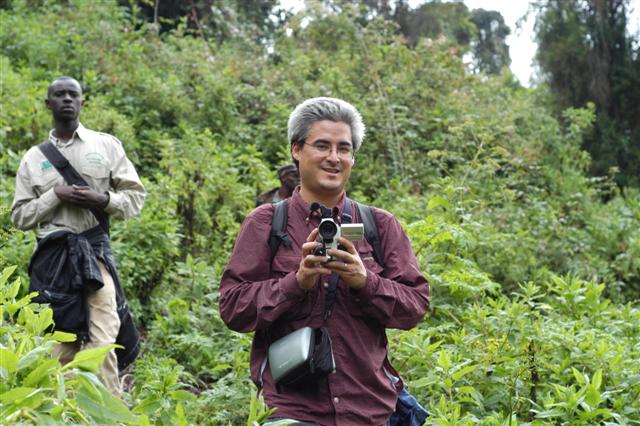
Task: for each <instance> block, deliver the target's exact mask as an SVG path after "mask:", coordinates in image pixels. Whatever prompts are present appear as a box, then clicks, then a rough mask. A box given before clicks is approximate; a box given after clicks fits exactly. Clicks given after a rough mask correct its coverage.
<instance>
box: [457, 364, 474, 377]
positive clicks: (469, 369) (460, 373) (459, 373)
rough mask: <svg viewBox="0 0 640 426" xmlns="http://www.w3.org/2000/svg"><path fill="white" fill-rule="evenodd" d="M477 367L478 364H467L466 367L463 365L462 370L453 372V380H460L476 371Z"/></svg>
mask: <svg viewBox="0 0 640 426" xmlns="http://www.w3.org/2000/svg"><path fill="white" fill-rule="evenodd" d="M476 368H477V365H467V366H466V367H463V368H461V369H460V370H458V371H456V372H455V373H453V374H452V375H451V377H452V378H453V380H460V379H461V378H462V377H464V376H465V375H466V374H467V373H470V372H472V371H474V370H475V369H476Z"/></svg>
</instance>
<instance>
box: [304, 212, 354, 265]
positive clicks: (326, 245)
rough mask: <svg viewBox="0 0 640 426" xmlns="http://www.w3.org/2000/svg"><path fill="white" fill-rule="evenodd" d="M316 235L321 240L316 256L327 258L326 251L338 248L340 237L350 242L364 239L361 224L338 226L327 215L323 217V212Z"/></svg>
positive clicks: (315, 252)
mask: <svg viewBox="0 0 640 426" xmlns="http://www.w3.org/2000/svg"><path fill="white" fill-rule="evenodd" d="M318 234H319V235H320V238H321V239H322V247H318V248H316V249H315V251H314V253H313V254H315V255H316V256H327V250H329V249H332V248H333V249H337V248H340V247H339V244H340V243H339V242H338V240H339V239H340V237H341V236H342V237H344V238H346V239H348V240H350V241H357V240H362V239H363V238H364V225H363V224H362V223H344V224H342V225H338V224H337V223H336V222H335V221H334V220H333V219H332V218H331V217H330V214H329V217H325V214H324V212H323V218H322V219H321V220H320V225H319V226H318Z"/></svg>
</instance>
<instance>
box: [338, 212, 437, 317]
mask: <svg viewBox="0 0 640 426" xmlns="http://www.w3.org/2000/svg"><path fill="white" fill-rule="evenodd" d="M378 230H379V232H380V237H381V242H382V251H383V253H384V257H385V269H384V271H383V272H382V275H379V274H376V273H375V272H373V271H371V270H369V269H365V267H364V265H363V263H362V260H361V259H360V256H359V255H358V252H357V251H356V250H355V247H354V246H353V244H352V243H351V242H349V241H347V240H344V242H343V243H344V246H345V247H346V248H347V251H346V252H345V251H342V253H339V252H338V251H335V252H333V251H332V252H331V253H333V254H336V255H339V256H340V260H342V261H343V262H330V264H329V265H328V267H329V268H331V269H332V270H334V271H336V272H337V273H338V274H339V275H340V276H341V278H342V279H343V281H345V282H346V283H347V284H348V285H349V286H350V287H351V292H350V295H351V298H350V300H349V304H350V305H351V306H353V308H354V310H359V311H360V312H362V313H363V314H365V315H367V316H370V317H372V318H375V319H376V320H377V321H378V322H379V323H380V324H381V325H383V326H384V327H386V328H401V329H409V328H412V327H415V326H416V325H417V324H418V323H419V322H420V321H421V320H422V318H423V317H424V315H425V313H426V312H427V310H428V309H429V284H428V282H427V280H426V279H425V278H424V276H423V275H422V274H421V272H420V269H419V268H418V262H417V260H416V258H415V255H414V254H413V251H412V250H411V243H410V241H409V238H408V237H407V235H406V233H405V232H404V230H403V229H402V226H401V225H400V223H399V222H398V221H397V220H396V219H395V218H394V217H393V216H392V215H391V214H388V213H385V214H384V215H380V216H378Z"/></svg>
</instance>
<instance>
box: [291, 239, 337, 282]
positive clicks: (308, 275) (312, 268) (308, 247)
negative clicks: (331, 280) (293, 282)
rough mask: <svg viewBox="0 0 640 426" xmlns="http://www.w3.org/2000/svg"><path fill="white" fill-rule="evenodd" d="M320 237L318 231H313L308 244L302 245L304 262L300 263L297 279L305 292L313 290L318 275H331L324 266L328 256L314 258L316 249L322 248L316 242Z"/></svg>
mask: <svg viewBox="0 0 640 426" xmlns="http://www.w3.org/2000/svg"><path fill="white" fill-rule="evenodd" d="M317 236H318V229H317V228H316V229H314V230H313V231H311V233H310V234H309V236H308V237H307V242H306V243H304V244H303V245H302V260H301V261H300V267H299V268H298V272H296V279H297V280H298V285H299V286H300V288H302V289H304V290H309V289H311V288H312V287H313V286H314V285H315V283H316V278H317V277H318V275H321V274H327V275H328V274H330V273H331V270H329V269H327V268H326V267H325V266H324V262H326V261H327V258H326V256H314V255H313V251H314V250H315V249H316V247H319V246H321V244H320V243H318V242H316V237H317Z"/></svg>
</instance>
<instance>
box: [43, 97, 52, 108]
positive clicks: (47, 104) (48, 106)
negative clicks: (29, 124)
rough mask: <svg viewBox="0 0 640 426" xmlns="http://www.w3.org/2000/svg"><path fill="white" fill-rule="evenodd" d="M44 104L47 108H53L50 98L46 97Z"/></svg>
mask: <svg viewBox="0 0 640 426" xmlns="http://www.w3.org/2000/svg"><path fill="white" fill-rule="evenodd" d="M44 104H45V105H46V106H47V109H51V104H50V103H49V99H45V100H44Z"/></svg>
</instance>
